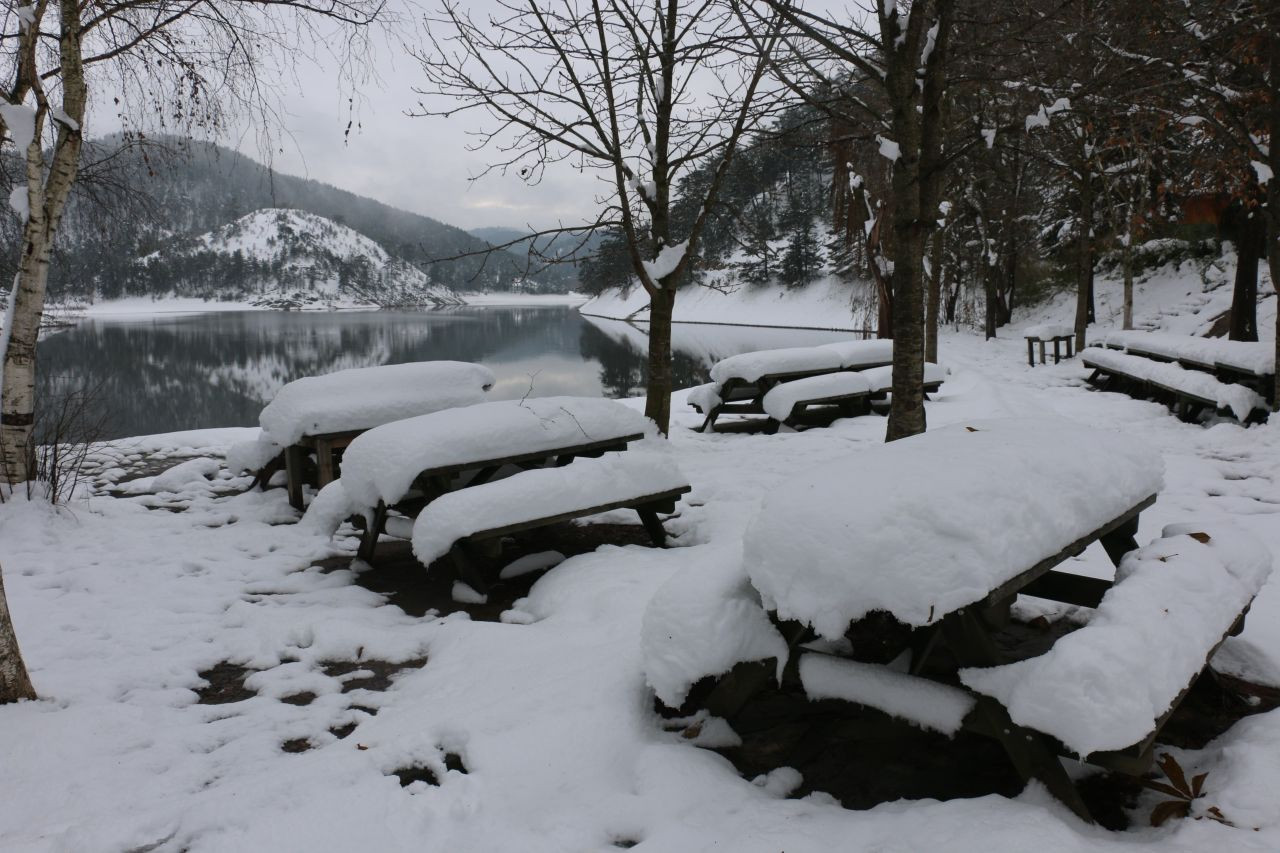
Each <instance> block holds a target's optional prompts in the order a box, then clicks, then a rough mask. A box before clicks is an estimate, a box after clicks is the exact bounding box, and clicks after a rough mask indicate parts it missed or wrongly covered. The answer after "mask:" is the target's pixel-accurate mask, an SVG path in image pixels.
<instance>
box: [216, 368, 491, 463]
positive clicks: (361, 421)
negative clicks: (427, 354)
mask: <svg viewBox="0 0 1280 853" xmlns="http://www.w3.org/2000/svg"><path fill="white" fill-rule="evenodd" d="M493 383H494V376H493V373H492V372H491V371H490V370H489V368H487V367H481V366H480V365H478V364H469V363H467V362H462V361H418V362H410V363H408V364H385V365H381V366H379V367H355V368H351V369H349V370H339V371H337V372H336V373H327V374H325V375H323V376H308V377H306V378H303V379H298V380H295V381H293V382H290V383H289V384H288V385H285V386H284V387H283V388H281V389H280V390H279V391H278V392H276V396H275V398H274V399H273V400H272V401H271V402H270V403H268V404H267V407H266V408H264V409H263V410H262V414H261V415H259V416H258V423H260V424H261V425H262V431H263V434H264V439H265V440H266V441H270V442H272V443H274V444H277V445H280V446H282V447H287V446H288V445H291V444H295V443H297V441H298V439H300V438H302V437H303V436H304V435H323V434H324V433H330V432H347V431H349V430H359V429H369V428H371V427H376V426H379V425H381V424H385V423H389V422H391V421H398V420H401V419H403V418H410V417H413V416H415V415H423V414H427V413H428V412H436V411H439V410H441V409H450V408H453V407H455V406H469V405H471V404H473V403H479V402H481V401H483V400H484V392H485V391H486V390H488V389H489V387H490V386H492V385H493ZM260 440H261V439H260ZM262 452H263V453H265V452H266V451H265V450H264V451H262ZM237 455H238V456H239V455H240V454H239V453H238V454H237ZM246 455H248V454H246Z"/></svg>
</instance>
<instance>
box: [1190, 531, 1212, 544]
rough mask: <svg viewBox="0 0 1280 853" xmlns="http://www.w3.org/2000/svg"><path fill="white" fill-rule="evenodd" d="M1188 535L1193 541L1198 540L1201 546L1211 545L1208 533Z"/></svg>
mask: <svg viewBox="0 0 1280 853" xmlns="http://www.w3.org/2000/svg"><path fill="white" fill-rule="evenodd" d="M1187 535H1188V536H1190V537H1191V538H1192V539H1194V540H1196V541H1197V542H1199V543H1200V544H1201V545H1208V544H1209V534H1208V533H1188V534H1187Z"/></svg>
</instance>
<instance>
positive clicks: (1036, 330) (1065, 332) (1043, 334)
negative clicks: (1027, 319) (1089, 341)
mask: <svg viewBox="0 0 1280 853" xmlns="http://www.w3.org/2000/svg"><path fill="white" fill-rule="evenodd" d="M1074 334H1075V331H1074V330H1073V329H1072V328H1071V327H1070V326H1063V325H1060V324H1058V323H1041V324H1040V325H1038V326H1028V327H1027V328H1025V329H1023V330H1022V336H1023V337H1024V338H1039V339H1040V340H1042V341H1047V340H1050V339H1051V338H1065V337H1070V336H1071V335H1074Z"/></svg>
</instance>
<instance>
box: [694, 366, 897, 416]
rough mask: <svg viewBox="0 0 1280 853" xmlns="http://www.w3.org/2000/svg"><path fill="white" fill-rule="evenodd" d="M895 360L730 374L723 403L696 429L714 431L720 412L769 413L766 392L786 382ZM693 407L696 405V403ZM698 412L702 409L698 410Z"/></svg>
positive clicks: (720, 392) (722, 392) (721, 392)
mask: <svg viewBox="0 0 1280 853" xmlns="http://www.w3.org/2000/svg"><path fill="white" fill-rule="evenodd" d="M890 364H892V362H889V361H877V362H871V363H868V364H859V365H857V366H855V367H834V368H820V369H816V370H795V371H791V372H789V373H766V374H764V375H763V376H761V377H760V378H758V379H756V380H755V381H754V382H749V381H747V380H746V379H741V378H739V377H737V376H730V377H729V378H728V379H726V380H725V381H724V382H723V383H722V384H721V385H720V386H719V388H718V389H717V394H718V395H719V397H720V400H721V402H720V403H719V404H718V405H716V406H713V407H712V408H711V410H710V411H709V412H705V413H704V414H705V415H706V418H705V420H703V422H702V426H700V427H698V428H697V431H698V432H706V431H707V430H710V431H711V432H715V425H716V420H717V419H718V418H719V417H720V416H721V415H763V414H767V413H766V412H765V410H764V395H765V394H767V393H769V391H770V390H772V389H773V388H774V387H776V386H778V385H781V384H783V383H785V382H793V381H795V380H797V379H808V378H809V377H811V376H826V375H828V374H831V373H849V372H854V373H856V372H859V371H863V370H871V369H872V368H875V367H887V366H889V365H890ZM694 408H697V407H696V406H695V407H694ZM699 411H701V410H700V409H699Z"/></svg>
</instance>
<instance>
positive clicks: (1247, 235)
mask: <svg viewBox="0 0 1280 853" xmlns="http://www.w3.org/2000/svg"><path fill="white" fill-rule="evenodd" d="M1266 239H1267V225H1266V222H1265V221H1264V220H1263V217H1262V215H1261V212H1260V211H1256V212H1254V213H1253V214H1252V215H1250V213H1249V212H1247V211H1244V210H1242V211H1241V213H1240V222H1239V226H1238V229H1237V234H1236V241H1235V243H1236V278H1235V285H1234V287H1233V288H1232V290H1231V314H1230V317H1229V319H1230V323H1229V325H1228V330H1227V337H1228V338H1230V339H1231V340H1233V341H1256V340H1257V339H1258V261H1260V260H1261V255H1262V254H1263V253H1264V251H1265V243H1266Z"/></svg>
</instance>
